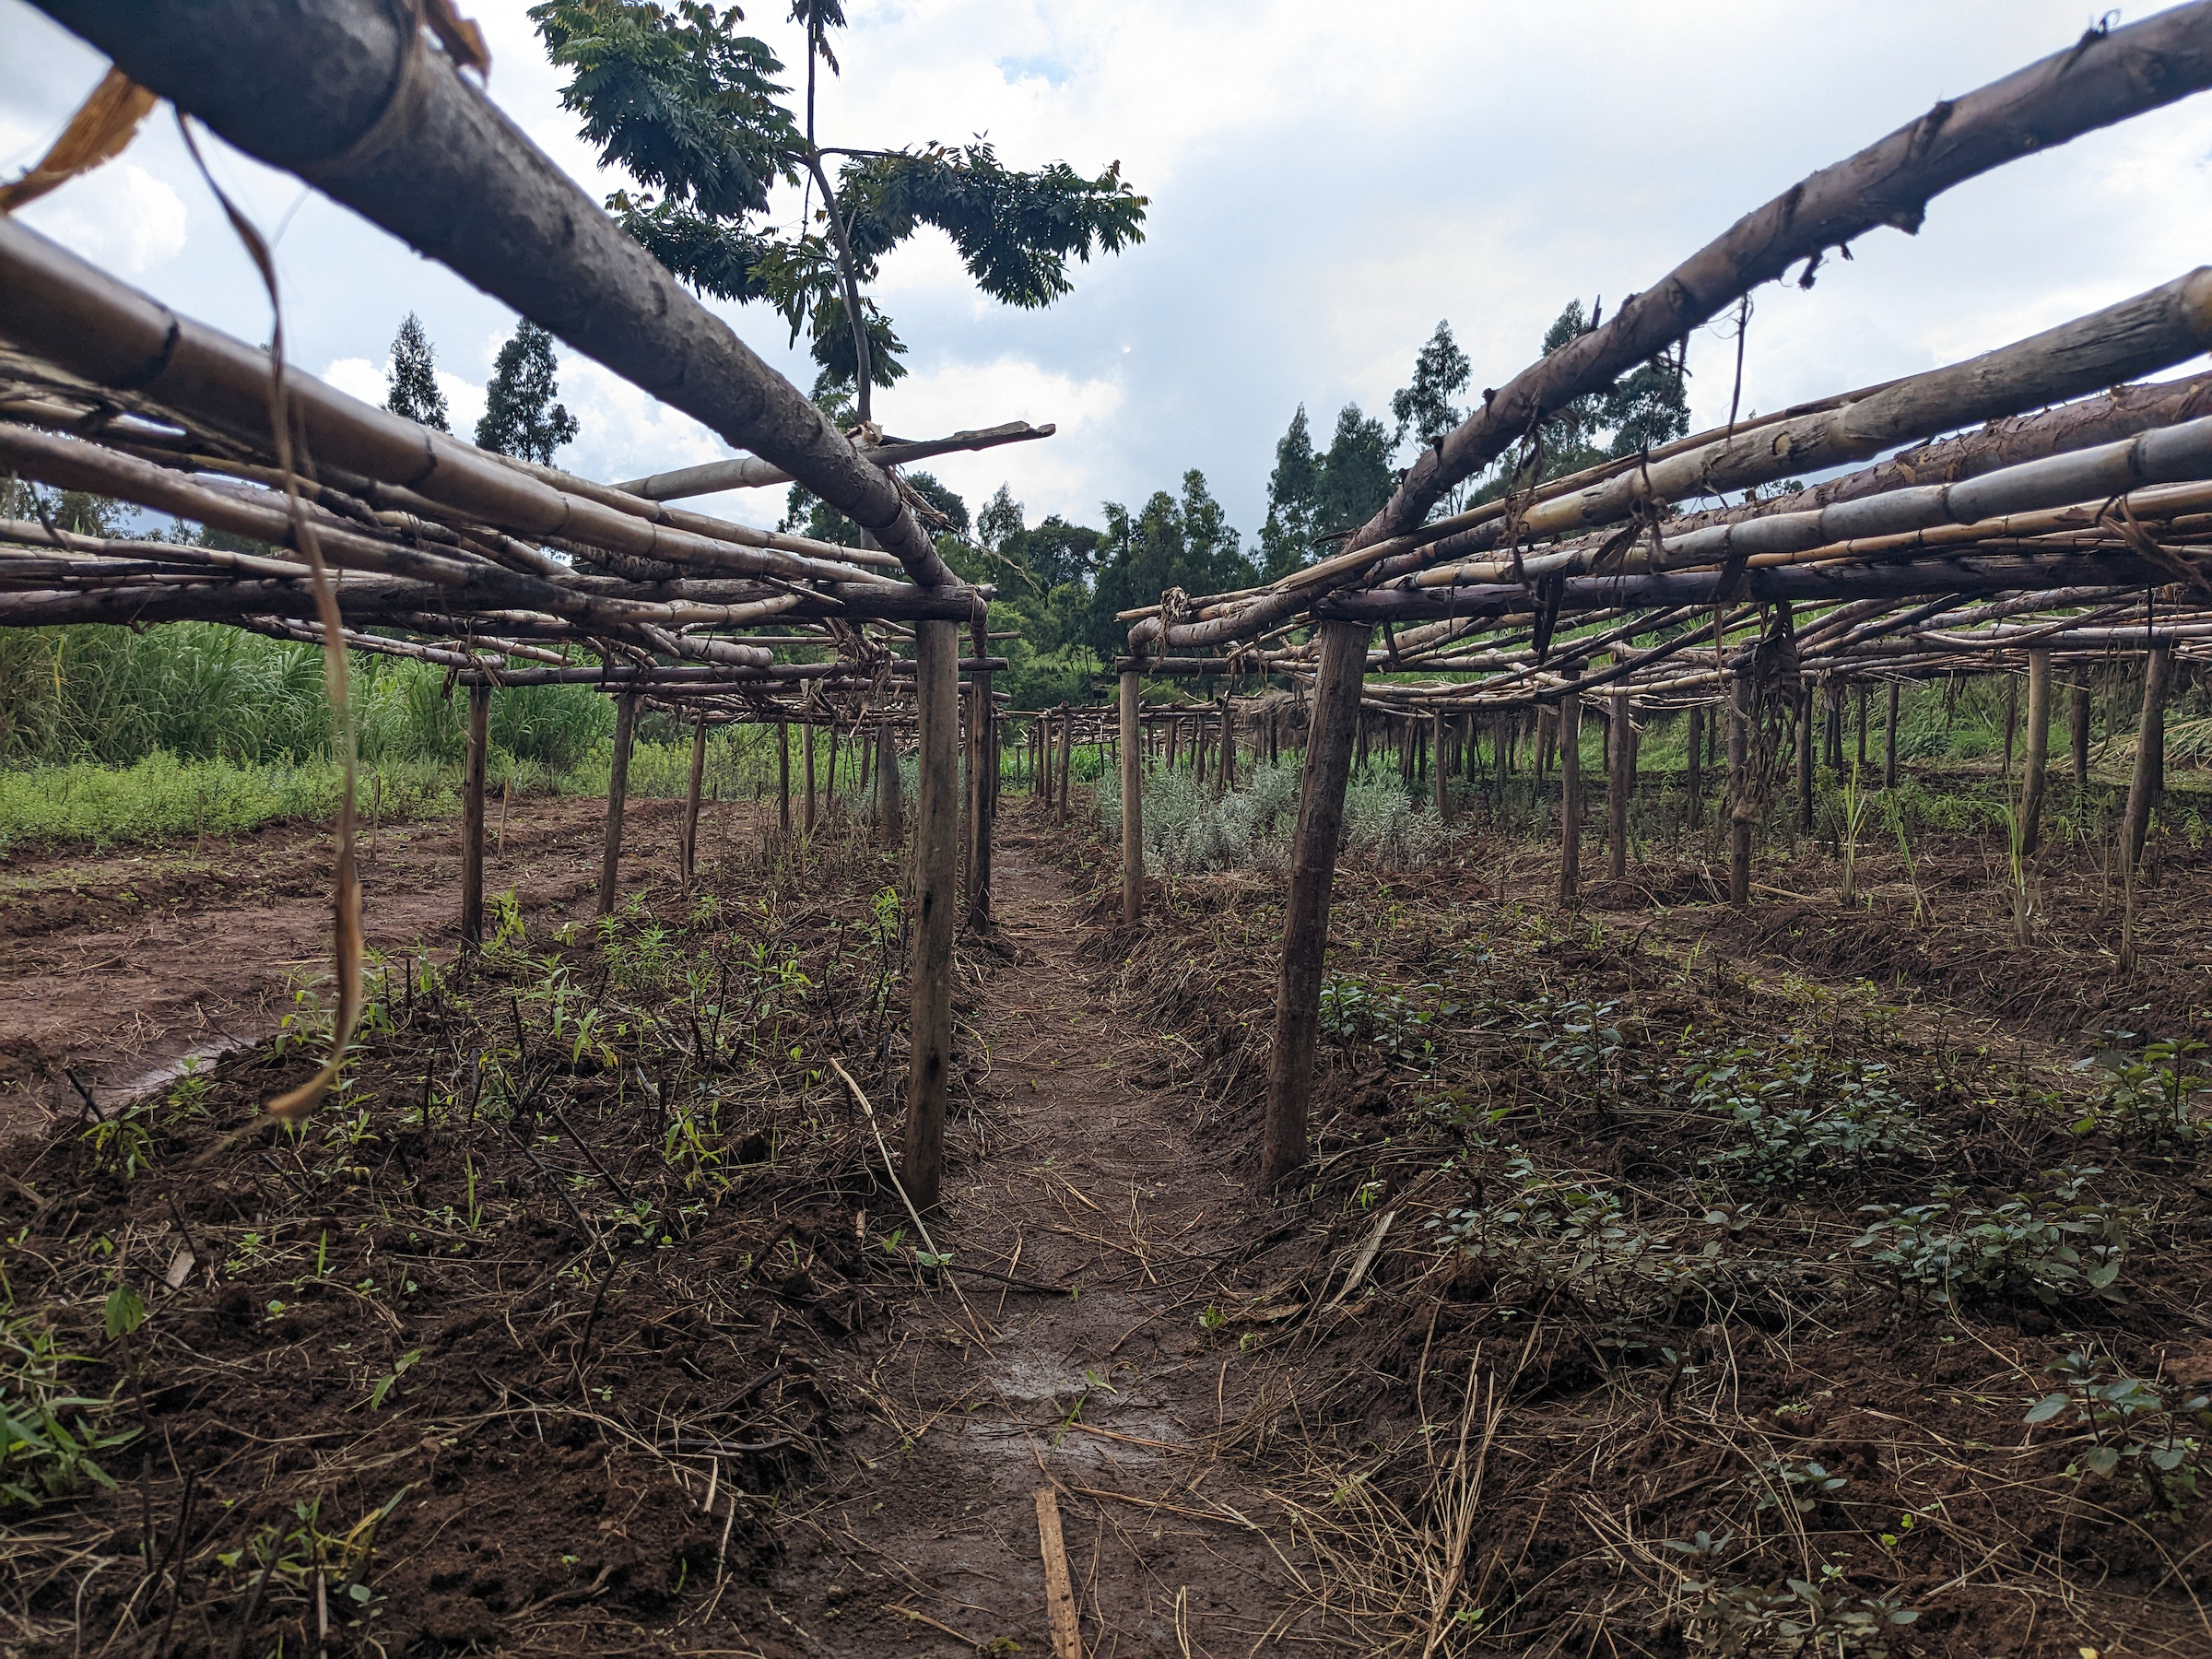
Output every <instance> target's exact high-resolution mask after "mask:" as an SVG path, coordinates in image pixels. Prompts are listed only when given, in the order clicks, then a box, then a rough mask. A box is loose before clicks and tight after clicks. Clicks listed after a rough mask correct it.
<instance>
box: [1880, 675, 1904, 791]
mask: <svg viewBox="0 0 2212 1659" xmlns="http://www.w3.org/2000/svg"><path fill="white" fill-rule="evenodd" d="M1899 690H1900V688H1899V686H1898V683H1897V682H1896V681H1895V680H1891V681H1890V682H1889V718H1888V723H1887V724H1885V725H1884V727H1883V730H1882V787H1883V788H1884V789H1895V788H1896V787H1897V704H1898V694H1899Z"/></svg>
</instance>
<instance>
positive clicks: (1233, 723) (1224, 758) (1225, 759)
mask: <svg viewBox="0 0 2212 1659" xmlns="http://www.w3.org/2000/svg"><path fill="white" fill-rule="evenodd" d="M1236 786H1237V706H1236V704H1235V703H1233V702H1231V701H1230V698H1229V693H1228V692H1226V691H1224V692H1223V693H1222V694H1221V767H1220V770H1219V771H1218V772H1217V773H1216V774H1215V777H1214V793H1215V794H1218V795H1225V794H1229V792H1230V790H1232V789H1234V788H1236Z"/></svg>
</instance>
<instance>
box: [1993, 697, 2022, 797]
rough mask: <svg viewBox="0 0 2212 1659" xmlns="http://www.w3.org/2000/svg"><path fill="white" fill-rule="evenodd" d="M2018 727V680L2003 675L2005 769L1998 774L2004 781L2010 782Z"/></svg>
mask: <svg viewBox="0 0 2212 1659" xmlns="http://www.w3.org/2000/svg"><path fill="white" fill-rule="evenodd" d="M2019 728H2020V682H2019V679H2018V676H2015V675H2010V674H2008V675H2006V677H2005V770H2004V771H2002V772H2000V773H1999V774H1998V776H1999V777H2000V778H2001V779H2002V780H2003V781H2004V782H2006V783H2010V782H2012V745H2013V739H2014V738H2015V737H2016V736H2018V734H2019Z"/></svg>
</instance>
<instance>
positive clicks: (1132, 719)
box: [1121, 668, 1145, 927]
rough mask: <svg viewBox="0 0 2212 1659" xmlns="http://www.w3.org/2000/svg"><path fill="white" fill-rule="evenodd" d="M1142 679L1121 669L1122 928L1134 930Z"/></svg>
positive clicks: (1139, 882) (1141, 846) (1141, 859)
mask: <svg viewBox="0 0 2212 1659" xmlns="http://www.w3.org/2000/svg"><path fill="white" fill-rule="evenodd" d="M1142 678H1143V677H1142V676H1141V675H1139V674H1138V673H1137V671H1136V670H1135V669H1134V668H1124V670H1122V683H1121V694H1122V707H1121V721H1122V925H1124V927H1135V925H1136V924H1137V921H1138V918H1140V917H1141V916H1142V915H1143V914H1144V909H1145V779H1144V772H1143V771H1142V769H1141V767H1140V766H1139V764H1138V757H1137V749H1138V746H1139V741H1140V736H1141V733H1142V731H1143V727H1142V726H1141V724H1139V717H1138V704H1137V693H1138V691H1139V689H1140V688H1141V686H1140V682H1141V680H1142Z"/></svg>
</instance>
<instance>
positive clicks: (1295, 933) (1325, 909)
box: [1260, 622, 1371, 1187]
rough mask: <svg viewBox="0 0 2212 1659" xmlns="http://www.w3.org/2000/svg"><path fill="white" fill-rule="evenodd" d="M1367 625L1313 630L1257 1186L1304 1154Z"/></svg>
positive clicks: (1278, 1178)
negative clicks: (1308, 720)
mask: <svg viewBox="0 0 2212 1659" xmlns="http://www.w3.org/2000/svg"><path fill="white" fill-rule="evenodd" d="M1370 632H1371V629H1369V628H1368V627H1367V626H1366V625H1365V624H1364V623H1358V622H1328V623H1324V624H1323V625H1322V629H1321V661H1320V665H1319V667H1318V669H1317V670H1316V674H1315V679H1314V688H1313V713H1312V726H1311V728H1310V729H1309V732H1308V735H1307V738H1306V765H1305V777H1304V781H1303V784H1302V787H1301V788H1300V793H1299V800H1298V830H1297V835H1296V839H1295V840H1294V841H1292V843H1291V853H1290V898H1289V902H1288V905H1287V906H1286V907H1285V910H1284V914H1283V957H1282V963H1281V967H1280V970H1279V971H1278V973H1277V978H1276V992H1275V1010H1276V1012H1275V1042H1274V1044H1273V1046H1272V1047H1271V1049H1270V1051H1269V1055H1268V1067H1267V1121H1266V1128H1265V1135H1264V1137H1263V1140H1262V1143H1261V1148H1260V1183H1261V1185H1262V1186H1264V1187H1267V1186H1273V1185H1274V1184H1275V1183H1276V1182H1279V1181H1281V1180H1282V1179H1283V1178H1284V1177H1285V1176H1287V1175H1288V1174H1289V1173H1290V1172H1291V1171H1293V1170H1296V1169H1298V1168H1299V1167H1300V1165H1302V1164H1303V1163H1304V1162H1305V1161H1306V1113H1307V1109H1308V1108H1309V1106H1310V1105H1311V1104H1312V1098H1313V1056H1314V1051H1315V1048H1316V1046H1317V1043H1318V1041H1319V1037H1320V1029H1321V974H1322V958H1323V953H1324V950H1325V949H1326V947H1327V945H1328V938H1329V898H1330V893H1331V891H1332V889H1333V888H1334V887H1335V880H1336V847H1337V843H1338V841H1341V840H1342V839H1343V834H1344V790H1345V784H1346V783H1347V782H1348V781H1349V779H1350V776H1351V759H1352V747H1353V743H1354V740H1355V735H1356V733H1357V730H1358V727H1359V688H1360V683H1361V681H1362V680H1363V679H1364V678H1365V677H1366V673H1367V641H1368V636H1369V634H1370Z"/></svg>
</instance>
